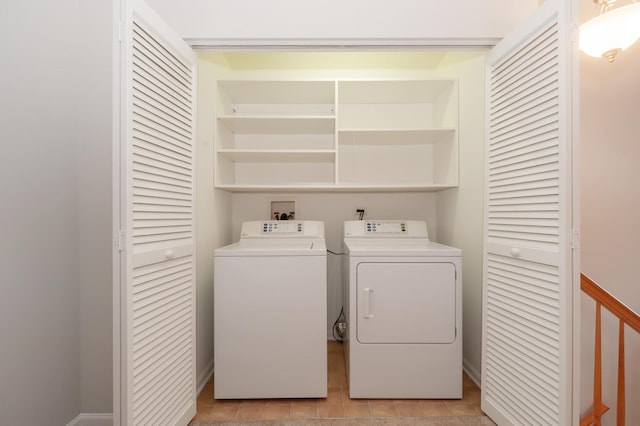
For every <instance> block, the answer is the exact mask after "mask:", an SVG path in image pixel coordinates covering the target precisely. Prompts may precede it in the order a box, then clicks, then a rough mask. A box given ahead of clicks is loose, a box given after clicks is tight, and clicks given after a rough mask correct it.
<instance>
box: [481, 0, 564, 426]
mask: <svg viewBox="0 0 640 426" xmlns="http://www.w3.org/2000/svg"><path fill="white" fill-rule="evenodd" d="M560 10H563V11H564V10H565V5H564V4H563V2H562V1H560V0H549V1H547V2H545V4H544V5H543V6H541V7H540V10H539V11H538V12H537V14H536V16H535V17H532V18H531V20H530V22H528V23H526V24H525V25H524V27H523V28H522V29H520V30H519V31H518V34H517V36H515V35H514V36H513V37H507V38H506V39H505V40H504V41H503V42H501V43H500V44H499V45H498V46H497V47H496V49H494V51H493V52H492V53H491V54H490V55H489V58H488V71H487V73H488V86H489V87H488V93H489V97H488V111H487V113H488V116H487V149H486V185H487V186H486V194H485V256H484V264H485V268H484V271H485V272H484V295H483V318H484V324H483V367H482V372H483V376H482V408H483V410H484V411H485V412H487V413H489V415H490V416H491V417H492V419H493V420H494V421H496V422H497V423H498V424H499V425H523V424H527V425H559V424H570V423H571V421H568V419H570V418H571V416H572V412H571V405H570V402H571V394H570V392H568V388H567V383H569V382H570V380H568V379H567V377H569V378H570V376H568V374H570V372H567V371H565V370H563V367H566V366H567V361H568V355H567V354H570V353H571V352H570V351H571V348H570V346H569V345H570V343H571V339H570V337H571V336H570V335H569V334H568V332H567V328H566V326H563V320H566V312H567V310H568V309H569V307H570V303H568V299H567V293H568V292H567V291H566V290H565V289H563V286H565V287H566V286H567V285H570V284H571V283H570V281H569V282H567V278H569V279H570V277H571V275H570V271H571V269H570V268H568V265H567V263H566V260H567V258H568V256H567V252H568V251H570V248H569V246H568V245H567V232H566V225H567V223H568V219H567V218H568V217H570V216H568V212H570V209H569V208H570V206H568V204H567V200H568V199H570V198H569V197H567V195H566V194H567V191H568V190H569V188H570V187H569V181H568V179H567V172H568V170H569V171H570V169H567V168H566V167H567V166H570V163H568V157H567V156H566V152H567V149H566V146H563V144H565V145H566V144H570V142H571V141H570V140H568V139H566V135H567V134H568V133H567V114H566V111H567V97H566V91H567V78H566V76H567V69H566V68H563V66H562V65H561V62H560V56H561V54H562V52H563V51H564V49H566V47H565V43H567V41H566V40H568V39H567V37H566V33H567V32H568V29H567V28H568V27H566V26H565V25H564V23H563V24H562V25H561V24H560V19H559V11H560ZM563 22H564V21H563Z"/></svg>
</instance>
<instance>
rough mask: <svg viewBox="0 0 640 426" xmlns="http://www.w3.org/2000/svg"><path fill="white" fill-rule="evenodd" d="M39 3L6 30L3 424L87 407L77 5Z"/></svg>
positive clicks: (50, 419) (50, 418)
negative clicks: (82, 400)
mask: <svg viewBox="0 0 640 426" xmlns="http://www.w3.org/2000/svg"><path fill="white" fill-rule="evenodd" d="M34 3H35V2H10V3H7V4H5V5H3V12H2V14H3V20H2V21H3V23H2V26H0V39H1V40H2V43H3V46H2V57H1V59H0V61H2V65H1V69H2V79H0V93H2V95H1V97H0V99H1V100H0V102H1V103H2V108H1V110H2V114H1V115H0V132H1V135H2V137H1V140H2V155H1V156H0V188H1V189H0V194H1V198H0V199H1V203H2V209H1V210H0V215H1V216H0V217H1V218H2V220H1V223H2V239H1V240H0V241H1V244H0V250H1V253H0V262H1V265H0V274H1V278H0V342H1V345H2V349H1V350H0V357H1V360H0V361H1V362H0V424H3V425H51V424H65V423H66V422H68V421H69V420H71V419H72V418H73V417H75V416H76V415H77V414H78V412H79V411H80V388H79V383H80V374H81V363H80V329H79V319H80V310H79V306H80V305H79V300H80V281H79V276H78V249H79V247H78V238H79V227H78V203H79V195H78V161H77V155H78V151H77V150H78V140H77V127H76V126H77V118H76V102H75V101H76V94H77V93H76V91H75V90H74V87H75V86H74V82H75V80H76V77H77V75H78V73H77V69H75V65H76V64H77V62H78V61H77V59H76V53H77V50H76V47H77V45H76V37H77V32H76V29H77V21H75V16H71V15H69V14H68V10H72V9H73V8H74V7H75V2H72V1H69V0H66V1H65V0H63V1H62V2H61V3H60V2H57V3H55V4H54V3H48V2H44V1H41V2H39V3H41V4H38V5H34ZM36 6H37V7H36ZM28 29H33V31H29V30H28ZM16 41H19V43H17V42H16Z"/></svg>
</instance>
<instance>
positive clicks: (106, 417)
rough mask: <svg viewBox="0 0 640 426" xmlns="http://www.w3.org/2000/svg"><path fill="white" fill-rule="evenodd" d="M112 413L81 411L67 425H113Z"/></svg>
mask: <svg viewBox="0 0 640 426" xmlns="http://www.w3.org/2000/svg"><path fill="white" fill-rule="evenodd" d="M112 425H113V414H112V413H80V414H79V415H78V417H76V418H75V419H73V420H71V422H69V424H67V426H112Z"/></svg>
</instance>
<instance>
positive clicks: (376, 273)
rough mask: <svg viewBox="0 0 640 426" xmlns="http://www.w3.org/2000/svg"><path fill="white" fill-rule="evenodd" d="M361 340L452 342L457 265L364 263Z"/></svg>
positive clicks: (360, 296) (360, 281)
mask: <svg viewBox="0 0 640 426" xmlns="http://www.w3.org/2000/svg"><path fill="white" fill-rule="evenodd" d="M356 273H357V286H356V288H357V339H358V342H360V343H440V344H442V343H452V342H454V341H455V339H456V323H455V319H456V286H455V280H456V269H455V265H454V264H453V263H449V262H441V263H440V262H434V263H431V262H428V263H427V262H425V263H410V262H388V263H386V262H380V263H365V262H363V263H359V264H358V266H357V269H356Z"/></svg>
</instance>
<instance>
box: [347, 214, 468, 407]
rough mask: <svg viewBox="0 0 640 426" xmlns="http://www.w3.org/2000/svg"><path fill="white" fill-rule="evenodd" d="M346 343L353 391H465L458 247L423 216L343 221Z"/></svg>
mask: <svg viewBox="0 0 640 426" xmlns="http://www.w3.org/2000/svg"><path fill="white" fill-rule="evenodd" d="M344 249H345V254H346V261H345V263H344V268H343V282H344V283H345V285H344V300H343V303H344V309H345V315H346V318H347V323H348V326H347V332H346V335H345V339H344V351H345V359H346V366H347V374H348V382H349V396H350V397H351V398H403V399H404V398H429V399H433V398H436V399H457V398H462V277H461V273H462V268H461V266H462V264H461V251H460V249H457V248H453V247H449V246H445V245H442V244H437V243H434V242H431V241H429V236H428V233H427V226H426V223H425V222H420V221H407V220H402V221H400V220H398V221H381V220H377V221H371V220H369V221H347V222H345V224H344Z"/></svg>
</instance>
